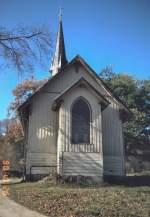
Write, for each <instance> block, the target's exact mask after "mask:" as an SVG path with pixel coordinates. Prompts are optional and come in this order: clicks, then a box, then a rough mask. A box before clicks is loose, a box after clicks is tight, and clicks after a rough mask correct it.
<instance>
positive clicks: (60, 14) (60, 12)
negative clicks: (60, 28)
mask: <svg viewBox="0 0 150 217" xmlns="http://www.w3.org/2000/svg"><path fill="white" fill-rule="evenodd" d="M62 10H63V8H62V7H61V6H60V7H59V20H62Z"/></svg>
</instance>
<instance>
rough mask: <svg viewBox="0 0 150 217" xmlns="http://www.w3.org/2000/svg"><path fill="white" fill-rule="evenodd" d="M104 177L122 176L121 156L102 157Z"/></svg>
mask: <svg viewBox="0 0 150 217" xmlns="http://www.w3.org/2000/svg"><path fill="white" fill-rule="evenodd" d="M104 175H115V176H123V175H124V165H123V161H122V157H121V156H104Z"/></svg>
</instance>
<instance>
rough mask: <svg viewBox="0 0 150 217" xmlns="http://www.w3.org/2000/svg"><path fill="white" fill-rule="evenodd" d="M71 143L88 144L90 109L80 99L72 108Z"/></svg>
mask: <svg viewBox="0 0 150 217" xmlns="http://www.w3.org/2000/svg"><path fill="white" fill-rule="evenodd" d="M72 143H73V144H80V143H86V144H89V143H90V108H89V105H88V103H87V102H86V100H84V99H82V98H79V99H78V100H76V101H75V103H74V104H73V107H72Z"/></svg>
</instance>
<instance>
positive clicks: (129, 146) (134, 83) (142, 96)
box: [100, 67, 150, 154]
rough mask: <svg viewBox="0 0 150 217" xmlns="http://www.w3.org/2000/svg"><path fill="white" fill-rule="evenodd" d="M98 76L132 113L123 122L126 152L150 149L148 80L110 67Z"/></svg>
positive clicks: (133, 152) (149, 92) (132, 152)
mask: <svg viewBox="0 0 150 217" xmlns="http://www.w3.org/2000/svg"><path fill="white" fill-rule="evenodd" d="M100 77H101V78H102V79H103V80H104V81H105V82H106V84H107V85H108V86H109V87H110V88H111V89H112V91H113V93H114V94H115V95H116V96H118V97H119V98H120V99H121V100H122V101H123V102H125V103H126V104H127V106H128V107H129V109H130V110H131V111H132V113H133V116H132V119H131V120H130V121H127V122H126V123H125V124H124V137H125V145H126V152H127V154H136V153H137V150H142V152H143V153H144V152H147V150H149V151H150V80H136V79H135V78H133V77H132V76H129V75H127V74H125V73H124V74H123V73H121V74H115V73H114V72H113V69H112V67H106V68H105V69H103V70H102V72H101V73H100Z"/></svg>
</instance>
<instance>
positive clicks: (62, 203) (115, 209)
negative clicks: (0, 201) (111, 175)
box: [10, 182, 150, 217]
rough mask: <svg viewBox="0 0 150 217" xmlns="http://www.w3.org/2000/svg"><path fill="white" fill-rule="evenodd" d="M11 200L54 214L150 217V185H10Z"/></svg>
mask: <svg viewBox="0 0 150 217" xmlns="http://www.w3.org/2000/svg"><path fill="white" fill-rule="evenodd" d="M10 191H11V196H10V197H11V199H13V200H15V201H16V202H18V203H20V204H22V205H23V206H26V207H28V208H30V209H32V210H36V211H38V212H40V213H42V214H45V215H47V216H50V217H94V216H99V217H127V216H128V217H149V216H150V187H146V186H142V187H125V186H105V187H75V186H66V185H61V186H59V185H58V186H56V185H53V186H51V185H50V184H49V183H46V182H45V183H39V182H37V183H20V184H15V185H11V186H10Z"/></svg>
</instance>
